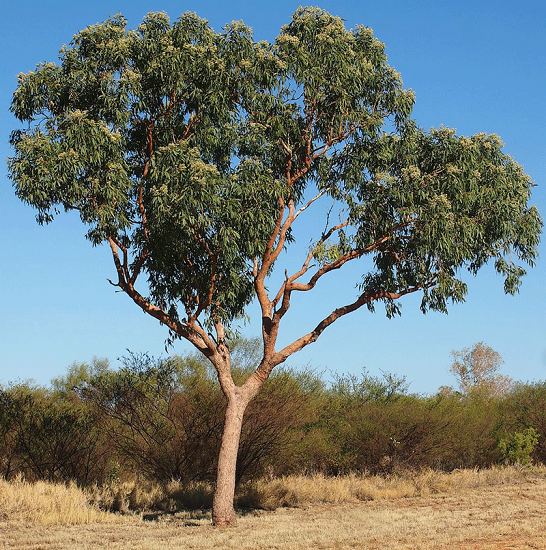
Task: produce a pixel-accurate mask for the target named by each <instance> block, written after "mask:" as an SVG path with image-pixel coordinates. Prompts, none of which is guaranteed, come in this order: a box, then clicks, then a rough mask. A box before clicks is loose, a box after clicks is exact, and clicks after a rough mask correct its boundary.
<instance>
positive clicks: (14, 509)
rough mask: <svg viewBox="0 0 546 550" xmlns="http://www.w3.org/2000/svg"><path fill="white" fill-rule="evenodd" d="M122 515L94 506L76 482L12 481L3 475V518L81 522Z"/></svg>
mask: <svg viewBox="0 0 546 550" xmlns="http://www.w3.org/2000/svg"><path fill="white" fill-rule="evenodd" d="M116 520H118V518H117V517H116V516H115V515H113V514H108V513H106V512H102V511H100V510H98V509H97V508H95V507H94V506H92V505H91V504H90V502H89V497H88V495H86V494H85V493H84V492H83V491H81V490H80V489H78V488H77V487H76V486H75V485H68V486H67V485H59V484H52V483H46V482H44V481H38V482H36V483H27V482H26V481H24V480H23V479H22V478H20V477H19V478H17V479H15V480H13V481H11V482H9V483H8V482H7V481H5V480H3V479H0V522H5V521H11V522H21V523H24V524H27V525H28V524H32V525H79V524H82V523H97V522H112V521H116Z"/></svg>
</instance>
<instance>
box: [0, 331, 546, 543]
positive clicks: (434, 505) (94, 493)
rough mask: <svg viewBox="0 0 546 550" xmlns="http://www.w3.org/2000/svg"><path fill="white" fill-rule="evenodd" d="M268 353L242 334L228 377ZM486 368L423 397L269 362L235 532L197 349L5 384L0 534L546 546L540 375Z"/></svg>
mask: <svg viewBox="0 0 546 550" xmlns="http://www.w3.org/2000/svg"><path fill="white" fill-rule="evenodd" d="M257 349H258V348H257V346H256V342H254V341H252V340H242V341H240V342H239V343H238V344H237V346H235V349H234V357H235V359H234V376H235V377H237V376H240V377H241V379H243V378H244V376H245V373H246V372H247V371H248V369H249V368H251V366H252V364H253V362H254V360H255V355H256V353H257ZM483 349H484V348H483V346H482V347H481V348H480V350H481V351H483ZM465 351H466V350H465ZM482 356H483V354H482ZM480 364H481V363H480ZM482 366H483V365H482ZM461 372H462V371H461ZM466 372H467V371H465V373H466ZM484 372H485V371H484ZM475 374H476V373H473V374H472V376H473V377H474V378H473V379H474V380H475V384H474V385H472V384H471V385H468V384H466V385H464V387H463V383H462V382H463V381H466V379H465V380H463V378H462V377H460V378H461V380H459V389H460V391H458V390H457V389H454V388H440V390H439V391H438V393H437V394H436V395H429V396H423V395H417V394H412V393H410V392H409V388H408V385H407V384H406V381H405V379H404V378H400V377H397V376H395V375H391V374H388V373H385V374H384V375H383V376H382V377H374V376H371V375H369V374H368V373H367V372H365V371H364V372H363V373H362V374H361V375H360V376H352V375H345V376H340V377H338V378H336V379H335V380H334V381H333V382H332V383H327V382H325V381H324V379H323V377H322V376H321V375H320V374H318V373H316V372H313V371H310V370H304V371H295V370H291V369H288V368H286V369H284V370H280V371H278V372H276V373H275V374H274V375H273V376H272V377H271V379H270V380H269V381H268V383H267V384H266V386H265V387H264V391H262V392H261V393H260V394H259V395H258V396H257V398H256V400H255V401H253V402H252V403H251V405H250V407H249V409H248V410H247V412H246V414H245V419H244V425H243V434H242V439H241V449H240V453H239V459H238V464H237V491H236V508H237V512H238V515H239V519H240V526H239V528H238V529H237V530H236V535H233V534H232V535H230V536H229V537H228V536H226V535H225V534H223V533H224V531H223V530H221V529H220V530H211V528H210V524H211V506H212V495H213V489H214V471H215V468H216V462H215V461H216V458H215V457H216V456H217V455H218V453H217V451H218V446H219V445H220V437H221V430H222V419H223V412H224V407H225V402H224V401H223V400H222V395H221V391H220V389H219V388H218V385H217V382H216V380H215V377H214V374H213V371H211V370H210V368H209V367H208V366H207V364H206V363H205V362H204V361H203V360H201V359H200V358H199V357H198V356H194V355H188V356H185V357H172V358H169V359H165V360H163V359H161V360H158V359H153V358H150V357H148V356H146V355H130V356H129V357H127V358H125V359H124V361H123V365H122V367H121V368H120V369H117V370H114V369H112V368H110V366H109V365H108V363H107V362H106V361H102V360H94V361H93V363H92V364H85V363H81V364H74V365H72V366H71V367H70V368H69V370H68V372H67V373H66V375H64V376H61V377H59V378H58V379H55V380H54V381H53V382H52V384H51V386H50V387H40V386H36V385H33V384H31V383H18V384H11V385H9V386H6V387H2V388H0V532H1V533H2V536H3V537H4V543H5V544H6V545H9V546H10V547H13V548H25V549H36V550H38V549H40V550H45V549H49V548H51V549H52V550H53V549H55V550H60V549H64V548H81V549H87V548H100V547H108V548H134V549H138V550H147V549H152V548H154V549H157V548H161V549H163V548H164V549H170V548H177V547H184V548H194V549H198V548H211V547H217V548H230V547H232V548H252V549H262V548H264V549H265V548H278V549H286V550H288V549H299V548H339V549H341V548H351V547H358V548H360V547H362V548H374V549H376V550H383V549H390V548H392V547H393V546H392V541H393V540H396V548H397V549H405V548H407V549H409V548H412V549H413V548H423V549H432V548H435V549H436V548H442V549H443V548H445V549H447V548H450V549H451V548H483V549H486V548H487V549H489V548H490V549H498V548H505V547H510V548H530V547H533V546H532V545H531V546H529V544H531V543H532V544H535V546H534V547H537V548H540V547H545V546H546V539H545V538H544V535H543V529H542V528H541V527H540V525H541V524H542V521H543V509H544V506H545V505H546V469H545V467H543V466H541V464H544V463H546V383H544V382H536V383H532V384H531V383H530V384H522V383H512V382H511V381H510V383H509V384H507V383H506V382H507V381H506V379H504V378H503V379H502V380H501V381H502V391H499V389H500V385H498V384H497V385H495V384H492V383H491V382H494V381H495V380H497V379H496V378H495V379H494V378H492V377H488V376H485V377H484V376H474V375H475ZM493 376H496V374H493ZM257 516H259V517H257ZM146 520H153V521H152V523H150V522H149V521H146ZM292 523H297V524H298V530H297V534H296V533H295V532H294V529H292V528H289V527H290V525H291V524H292ZM82 525H85V528H84V529H83V530H82V528H81V526H82ZM181 526H183V527H184V529H183V530H180V527H181ZM462 527H464V532H463V530H462ZM204 530H206V535H205V536H204V533H205V531H204ZM363 540H365V541H366V543H365V544H364V543H362V541H363ZM0 543H2V539H1V538H0ZM526 544H527V546H526Z"/></svg>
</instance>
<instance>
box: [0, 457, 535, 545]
mask: <svg viewBox="0 0 546 550" xmlns="http://www.w3.org/2000/svg"><path fill="white" fill-rule="evenodd" d="M171 489H172V490H173V494H175V493H176V490H178V489H179V487H178V488H177V487H171ZM4 490H5V485H1V486H0V491H1V493H0V494H2V495H3V493H4ZM66 490H70V488H67V489H66ZM256 491H257V492H258V493H259V492H260V491H261V492H262V493H261V494H262V497H264V498H266V497H267V498H269V499H274V497H273V496H272V495H279V494H281V495H282V494H284V496H283V497H282V499H286V498H288V499H289V500H290V499H291V501H292V502H293V503H295V504H297V505H298V506H299V507H298V508H290V507H286V506H285V507H281V508H277V509H276V510H275V511H263V510H262V511H257V510H254V511H250V512H247V513H242V515H241V516H240V519H239V526H238V527H237V528H235V529H219V528H218V529H215V528H213V527H211V526H210V515H209V513H208V512H195V511H194V512H191V513H188V512H177V513H169V514H167V513H163V514H157V515H155V516H153V519H154V521H144V520H143V519H144V518H146V517H147V518H148V519H152V516H151V515H149V516H146V515H145V514H143V515H134V514H133V515H125V516H120V515H115V516H114V517H117V518H119V519H121V521H122V522H121V523H115V524H108V523H106V524H90V523H87V524H86V525H71V526H63V525H59V524H50V525H45V526H44V525H39V524H38V522H36V521H35V522H34V525H31V526H24V525H23V523H22V522H21V521H17V518H16V517H13V511H12V515H11V516H9V515H8V517H7V518H6V513H5V510H4V500H3V496H2V500H0V502H1V503H2V504H0V544H2V542H5V543H6V546H7V547H9V548H16V549H23V548H24V549H28V550H65V549H69V548H70V549H80V550H91V549H95V548H110V549H122V548H123V549H129V550H137V549H138V550H152V549H153V550H171V549H174V548H185V549H194V550H201V549H209V548H237V549H248V550H250V549H253V550H265V549H268V550H269V549H277V550H299V549H336V550H342V549H343V550H344V549H351V548H352V549H354V548H362V549H368V550H372V549H373V550H392V549H396V550H410V549H412V550H413V549H422V550H433V549H438V550H447V549H450V550H452V549H455V550H462V549H464V550H470V549H483V550H501V549H504V550H508V549H511V550H523V549H530V548H535V549H545V548H546V533H545V532H544V510H546V470H545V469H544V468H540V469H538V468H535V469H533V470H530V469H527V470H526V469H521V468H507V469H506V468H503V469H494V470H487V471H459V472H454V473H452V474H441V473H437V472H423V473H421V474H408V475H405V476H398V477H396V478H394V477H393V478H389V479H382V478H361V477H358V476H349V477H347V478H335V479H324V478H320V477H315V478H312V479H309V478H303V477H301V478H300V477H297V478H285V479H281V480H272V481H270V482H268V483H265V482H260V484H259V488H257V489H256ZM287 495H288V496H287ZM290 495H291V496H290ZM321 495H322V496H321ZM164 496H165V495H163V497H164ZM361 497H363V498H365V499H366V500H359V499H360V498H361ZM143 498H144V497H143ZM275 498H278V496H277V497H275ZM282 499H281V500H282ZM371 499H373V500H371ZM144 500H146V499H144ZM279 501H280V500H279ZM273 504H274V502H273ZM27 517H28V511H27ZM1 518H4V519H3V520H2V519H1ZM84 523H85V522H84ZM2 538H3V540H2Z"/></svg>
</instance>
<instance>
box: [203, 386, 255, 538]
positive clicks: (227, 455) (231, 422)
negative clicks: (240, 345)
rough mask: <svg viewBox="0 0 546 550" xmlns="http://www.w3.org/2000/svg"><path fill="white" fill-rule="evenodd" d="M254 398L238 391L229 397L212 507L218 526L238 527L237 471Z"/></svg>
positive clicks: (214, 519) (215, 523) (213, 520)
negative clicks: (245, 422)
mask: <svg viewBox="0 0 546 550" xmlns="http://www.w3.org/2000/svg"><path fill="white" fill-rule="evenodd" d="M252 397H253V395H247V394H245V393H242V392H240V391H235V392H234V393H233V394H232V395H231V396H229V397H228V405H227V409H226V414H225V419H224V433H223V434H222V446H221V447H220V454H219V456H218V470H217V474H216V490H215V492H214V499H213V503H212V523H213V524H214V525H216V526H230V527H231V526H235V525H236V524H237V518H236V516H235V510H234V507H233V501H234V498H235V471H236V468H237V453H238V451H239V440H240V438H241V429H242V426H243V416H244V413H245V410H246V407H247V405H248V403H249V402H250V401H251V399H252Z"/></svg>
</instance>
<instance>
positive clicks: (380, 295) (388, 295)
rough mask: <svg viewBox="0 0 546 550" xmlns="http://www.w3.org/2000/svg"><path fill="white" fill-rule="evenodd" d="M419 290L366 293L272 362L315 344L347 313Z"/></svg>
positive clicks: (299, 339)
mask: <svg viewBox="0 0 546 550" xmlns="http://www.w3.org/2000/svg"><path fill="white" fill-rule="evenodd" d="M421 289H422V286H421V285H416V286H413V287H411V288H408V289H405V290H401V291H399V292H387V291H383V290H380V291H366V292H364V293H362V294H361V295H360V296H359V297H358V298H357V299H356V300H355V301H354V302H352V303H351V304H348V305H346V306H343V307H340V308H337V309H335V310H334V311H332V313H330V315H328V316H327V317H325V318H324V319H323V320H322V321H321V322H320V323H319V324H318V325H317V326H316V327H315V328H314V329H313V330H312V331H311V332H309V333H308V334H306V335H304V336H302V337H301V338H298V339H297V340H295V341H294V342H293V343H292V344H289V345H288V346H286V347H285V348H283V349H282V350H281V351H279V352H278V353H276V354H275V356H274V357H273V358H272V362H274V363H275V364H280V363H282V362H284V361H285V360H286V359H287V358H288V357H289V356H290V355H292V354H293V353H296V352H297V351H300V350H302V349H303V348H304V347H306V346H308V345H309V344H311V343H313V342H315V341H316V340H317V339H318V337H319V336H320V335H321V334H322V333H323V332H324V331H325V330H326V329H327V328H328V327H329V326H330V325H332V324H333V323H334V322H335V321H337V320H338V319H340V318H341V317H343V316H345V315H347V314H348V313H351V312H353V311H356V310H357V309H359V308H361V307H362V306H363V305H366V304H369V303H371V302H373V301H377V300H381V299H387V300H397V299H399V298H401V297H402V296H405V295H407V294H412V293H413V292H417V291H419V290H421Z"/></svg>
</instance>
